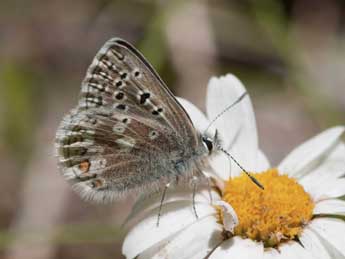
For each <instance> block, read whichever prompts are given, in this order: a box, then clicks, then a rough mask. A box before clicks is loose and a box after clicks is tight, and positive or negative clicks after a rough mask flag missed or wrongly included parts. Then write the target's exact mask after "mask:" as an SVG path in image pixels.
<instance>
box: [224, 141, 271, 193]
mask: <svg viewBox="0 0 345 259" xmlns="http://www.w3.org/2000/svg"><path fill="white" fill-rule="evenodd" d="M218 149H219V150H220V151H222V152H223V153H224V154H226V155H227V156H229V157H230V158H231V160H232V161H234V162H235V164H236V165H237V166H238V167H239V168H240V169H241V170H242V171H243V172H244V173H245V174H246V175H247V176H248V177H249V179H250V180H252V182H253V183H255V184H256V185H257V186H258V187H259V188H261V189H262V190H264V189H265V188H264V186H263V185H262V184H261V183H260V182H259V181H258V180H257V179H256V178H255V177H254V176H252V175H251V174H250V173H249V172H248V171H247V170H245V169H244V168H243V166H241V165H240V163H239V162H237V160H236V159H235V158H234V157H233V156H232V155H231V154H230V153H229V152H228V151H226V150H225V149H223V148H222V147H220V146H219V147H218Z"/></svg>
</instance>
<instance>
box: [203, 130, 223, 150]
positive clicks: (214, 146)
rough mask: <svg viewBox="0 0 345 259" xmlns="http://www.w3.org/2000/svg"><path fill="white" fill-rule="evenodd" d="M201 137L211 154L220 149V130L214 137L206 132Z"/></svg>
mask: <svg viewBox="0 0 345 259" xmlns="http://www.w3.org/2000/svg"><path fill="white" fill-rule="evenodd" d="M201 139H202V143H203V145H204V146H205V148H206V149H207V150H208V153H209V154H212V153H213V152H214V151H217V150H218V147H219V146H220V139H219V136H218V131H216V133H215V134H214V136H213V137H210V136H209V135H207V134H204V135H203V136H202V138H201Z"/></svg>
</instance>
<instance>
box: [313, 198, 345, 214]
mask: <svg viewBox="0 0 345 259" xmlns="http://www.w3.org/2000/svg"><path fill="white" fill-rule="evenodd" d="M313 214H314V215H316V214H332V215H345V201H342V200H338V199H331V200H324V201H320V202H317V203H316V205H315V208H314V212H313Z"/></svg>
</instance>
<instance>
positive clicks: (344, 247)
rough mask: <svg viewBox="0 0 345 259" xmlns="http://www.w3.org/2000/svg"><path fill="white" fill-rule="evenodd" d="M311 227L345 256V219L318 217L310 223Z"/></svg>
mask: <svg viewBox="0 0 345 259" xmlns="http://www.w3.org/2000/svg"><path fill="white" fill-rule="evenodd" d="M309 227H310V229H312V230H313V231H315V232H316V233H317V234H318V235H320V236H321V237H322V238H323V239H324V241H327V242H328V243H329V244H330V245H332V246H333V247H334V248H335V249H336V250H337V251H338V252H339V253H341V254H342V255H343V256H345V238H344V233H345V222H344V221H342V220H338V219H331V218H317V219H314V220H313V221H312V222H311V223H310V224H309Z"/></svg>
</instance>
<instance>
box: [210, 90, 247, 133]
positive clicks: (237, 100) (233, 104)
mask: <svg viewBox="0 0 345 259" xmlns="http://www.w3.org/2000/svg"><path fill="white" fill-rule="evenodd" d="M247 94H248V93H247V92H244V93H243V94H242V95H240V96H239V97H238V98H237V99H236V100H235V101H234V102H233V103H232V104H230V105H229V106H228V107H226V108H225V109H224V110H223V111H222V112H221V113H219V114H218V115H217V116H216V117H215V118H214V119H213V120H212V121H211V122H210V124H208V126H207V128H206V130H205V132H207V131H208V130H209V129H210V127H211V126H212V124H213V123H214V122H215V121H216V120H218V119H219V118H220V117H221V116H222V115H223V114H224V113H226V112H227V111H228V110H230V109H231V108H232V107H234V106H235V105H236V104H238V103H239V102H240V101H242V99H243V98H244V97H245V96H246V95H247Z"/></svg>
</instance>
